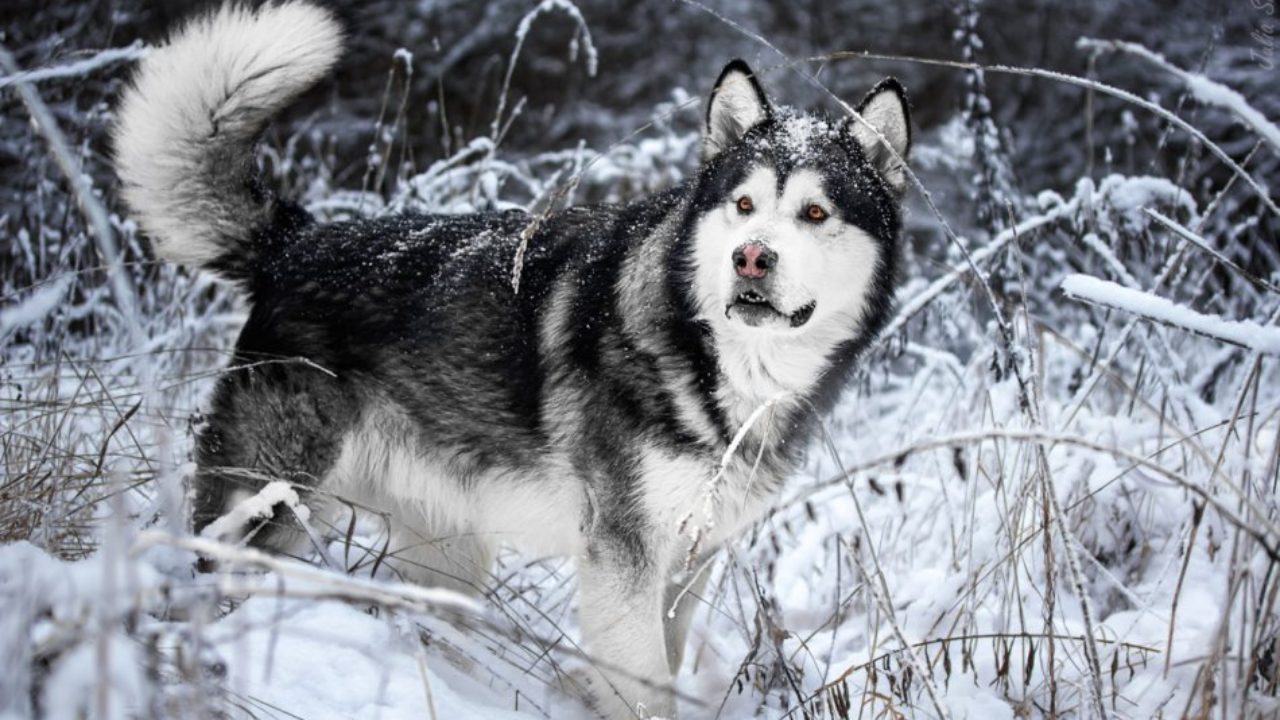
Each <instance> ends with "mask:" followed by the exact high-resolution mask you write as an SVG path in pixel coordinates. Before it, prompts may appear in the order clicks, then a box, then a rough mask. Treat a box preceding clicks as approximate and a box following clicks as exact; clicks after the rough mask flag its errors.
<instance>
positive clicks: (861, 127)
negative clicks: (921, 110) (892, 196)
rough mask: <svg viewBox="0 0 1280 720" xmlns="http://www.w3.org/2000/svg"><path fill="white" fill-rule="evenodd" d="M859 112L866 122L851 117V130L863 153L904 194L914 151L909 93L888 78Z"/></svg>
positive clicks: (873, 89) (879, 84)
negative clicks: (906, 165) (907, 165)
mask: <svg viewBox="0 0 1280 720" xmlns="http://www.w3.org/2000/svg"><path fill="white" fill-rule="evenodd" d="M857 111H858V115H860V116H861V117H862V119H861V120H859V119H858V118H850V119H849V131H850V132H852V133H853V136H854V138H856V139H857V140H858V143H859V144H860V145H862V151H863V152H864V153H865V154H866V156H867V158H868V159H869V160H870V161H871V164H872V165H874V166H875V167H876V169H878V170H879V171H880V174H881V175H883V176H884V179H885V180H887V181H888V182H889V185H890V186H892V187H893V189H894V190H895V191H897V192H899V193H901V192H902V191H903V190H905V189H906V187H907V175H906V172H905V171H904V169H903V165H902V163H904V162H906V159H907V153H908V152H909V151H910V150H911V113H910V111H909V110H908V108H907V91H906V90H904V89H903V88H902V83H900V82H898V81H897V79H895V78H891V77H887V78H885V79H883V80H881V81H880V82H878V83H876V86H875V87H873V88H871V92H869V93H867V95H866V97H864V98H862V102H860V103H858V107H857ZM873 128H874V130H873ZM881 138H883V139H881ZM886 143H888V147H887V148H886V147H885V144H886ZM890 150H892V152H890ZM895 155H896V157H895Z"/></svg>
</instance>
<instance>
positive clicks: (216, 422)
mask: <svg viewBox="0 0 1280 720" xmlns="http://www.w3.org/2000/svg"><path fill="white" fill-rule="evenodd" d="M355 413H356V406H355V403H354V402H353V400H352V397H351V393H350V391H349V389H348V388H347V387H345V386H344V384H343V383H341V382H340V381H339V380H337V379H335V378H334V377H332V376H331V375H329V374H327V373H325V372H324V371H321V370H319V369H316V368H313V367H309V366H305V365H297V364H290V363H279V364H263V365H257V366H254V367H248V368H243V369H233V370H231V371H229V372H228V373H227V374H226V375H224V376H223V377H222V379H221V380H220V382H219V383H218V387H217V389H216V390H215V392H214V396H213V401H212V408H211V411H210V414H209V419H208V425H207V426H206V427H205V428H204V430H203V431H202V432H201V433H200V438H199V442H198V445H197V450H196V461H197V465H198V469H197V472H196V477H195V493H194V498H193V506H192V526H193V529H194V530H195V532H197V533H200V532H202V531H204V530H205V528H206V527H208V526H209V524H210V523H212V522H213V521H214V520H216V519H218V518H219V517H222V516H223V515H225V514H226V513H227V512H228V511H230V510H231V509H232V508H233V507H235V505H236V504H237V503H238V502H239V501H240V500H241V499H243V498H246V497H251V496H253V495H256V494H257V493H258V492H259V491H260V490H261V489H262V488H263V487H264V486H266V485H267V484H268V483H270V482H273V481H285V482H287V483H289V484H290V485H291V486H292V487H293V488H294V489H295V490H297V491H298V493H299V495H300V496H303V497H304V498H305V497H307V496H308V495H309V493H308V491H310V490H313V489H315V488H316V487H317V485H318V484H319V481H320V479H321V478H323V477H325V475H326V474H327V473H328V472H329V470H330V468H331V467H332V466H333V464H334V462H335V461H336V459H337V455H338V452H339V444H340V441H341V437H342V435H343V434H344V433H345V431H346V429H347V428H348V427H349V426H350V425H351V423H352V422H353V421H354V419H355ZM304 502H305V500H304ZM229 530H231V531H232V532H233V534H234V535H237V536H248V538H249V541H250V542H251V543H252V544H254V545H257V546H260V547H269V548H272V549H276V550H287V549H290V548H291V547H293V546H294V545H295V543H297V542H298V540H299V539H300V538H301V537H302V535H301V533H299V530H300V527H299V525H298V522H297V519H296V517H295V513H294V511H293V510H291V509H289V508H287V507H285V506H283V505H281V504H277V505H276V506H275V507H274V509H273V512H272V514H271V516H270V517H265V518H255V519H253V520H252V521H251V522H250V523H249V524H248V526H247V527H243V528H230V529H229Z"/></svg>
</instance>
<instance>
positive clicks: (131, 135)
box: [114, 0, 342, 274]
mask: <svg viewBox="0 0 1280 720" xmlns="http://www.w3.org/2000/svg"><path fill="white" fill-rule="evenodd" d="M341 50H342V28H341V26H340V25H339V24H338V21H337V20H336V19H335V18H334V17H333V15H332V13H330V12H329V11H328V10H326V9H323V8H320V7H316V6H315V5H311V4H308V3H305V2H296V1H288V0H286V1H285V2H282V3H279V4H269V5H265V6H263V7H261V8H259V9H257V10H251V9H248V8H245V7H241V6H238V5H235V4H227V5H224V6H223V7H222V8H221V9H220V10H218V11H216V12H214V13H212V14H209V15H206V16H204V17H201V18H199V19H196V20H194V21H192V22H191V23H190V24H188V25H187V26H186V27H184V28H182V29H181V30H180V31H179V32H177V33H176V34H175V35H174V36H173V37H172V38H171V39H170V40H169V42H168V43H167V44H165V45H163V46H161V47H157V48H155V49H154V50H152V52H151V53H149V54H148V55H147V57H146V58H145V59H144V60H143V61H142V63H141V66H140V67H139V69H138V72H137V75H136V76H135V77H134V80H133V84H132V86H131V87H129V89H128V90H126V91H125V94H124V98H123V100H122V102H121V104H120V108H119V120H118V123H117V125H116V128H115V138H114V139H115V156H116V167H117V171H118V172H119V174H120V178H121V180H123V182H124V187H123V192H124V200H125V202H126V203H127V204H128V205H129V207H130V208H131V209H132V211H133V216H134V218H135V219H136V220H137V221H138V224H139V225H140V226H141V228H142V230H143V231H144V232H146V234H147V235H148V236H150V238H151V241H152V245H153V247H154V249H155V252H156V254H157V255H158V256H159V257H161V258H164V259H166V260H169V261H171V262H176V263H183V264H187V265H192V266H209V265H212V266H214V267H217V268H221V269H223V270H232V271H233V273H232V274H236V273H234V270H235V269H237V268H239V267H242V266H243V263H244V262H245V261H246V260H247V259H248V257H249V256H251V255H253V252H252V250H253V248H252V247H251V246H250V245H249V243H250V241H251V239H252V237H253V234H254V232H255V231H257V230H260V229H263V228H266V227H267V226H269V225H270V224H271V223H272V222H273V221H275V220H276V218H275V215H276V212H277V203H276V201H275V199H274V195H273V194H272V193H270V192H268V191H266V190H265V189H264V188H263V187H262V184H261V182H260V180H259V177H258V171H257V164H256V162H255V158H254V146H255V145H256V143H257V141H258V139H259V136H260V135H261V133H262V130H263V128H264V127H265V126H266V124H267V122H268V121H270V119H271V118H272V116H274V115H275V114H276V113H277V112H279V111H280V110H282V109H283V108H284V107H285V106H287V105H288V104H289V103H290V102H292V101H293V100H294V99H295V98H296V97H297V96H298V95H299V94H301V93H302V92H303V91H304V90H306V89H307V88H308V87H310V86H311V85H312V84H314V83H315V82H316V81H317V80H319V79H320V78H321V77H323V76H324V75H325V74H326V73H327V72H328V71H329V69H330V68H331V67H333V65H334V63H335V62H336V61H337V59H338V55H339V54H340V52H341Z"/></svg>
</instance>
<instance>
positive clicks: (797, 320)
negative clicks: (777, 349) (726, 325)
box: [724, 290, 818, 328]
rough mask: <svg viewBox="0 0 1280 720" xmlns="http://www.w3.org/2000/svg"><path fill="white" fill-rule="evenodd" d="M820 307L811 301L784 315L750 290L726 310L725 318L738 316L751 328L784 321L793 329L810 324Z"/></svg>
mask: <svg viewBox="0 0 1280 720" xmlns="http://www.w3.org/2000/svg"><path fill="white" fill-rule="evenodd" d="M817 306H818V302H817V301H816V300H811V301H809V302H807V303H805V304H804V305H802V306H800V308H799V309H798V310H796V311H795V312H791V313H784V312H782V311H781V310H779V309H778V308H777V307H775V306H774V304H773V303H771V302H769V299H768V298H766V297H765V296H763V295H761V294H760V293H758V292H756V291H755V290H748V291H746V292H744V293H740V294H739V295H738V297H736V298H734V299H733V302H732V303H730V304H729V306H728V307H727V308H725V311H724V314H725V317H732V316H737V317H738V318H739V319H740V320H742V322H744V323H746V324H747V325H750V326H751V327H758V326H760V325H764V324H766V323H769V322H776V321H784V322H786V323H787V324H788V325H790V326H791V327H793V328H798V327H800V326H801V325H804V324H805V323H807V322H809V318H811V317H813V310H814V308H816V307H817Z"/></svg>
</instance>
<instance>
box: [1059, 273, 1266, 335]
mask: <svg viewBox="0 0 1280 720" xmlns="http://www.w3.org/2000/svg"><path fill="white" fill-rule="evenodd" d="M1062 290H1063V292H1065V293H1066V294H1067V295H1068V296H1069V297H1072V298H1075V299H1076V300H1083V301H1084V302H1088V303H1092V304H1094V305H1102V306H1103V307H1109V308H1111V309H1113V310H1123V311H1124V312H1127V313H1132V314H1134V315H1140V316H1142V317H1144V318H1147V319H1148V320H1154V321H1156V322H1161V323H1164V324H1165V325H1171V326H1173V327H1177V328H1181V329H1183V330H1187V331H1189V332H1193V333H1195V334H1197V335H1203V336H1205V337H1208V338H1213V339H1214V340H1218V341H1221V342H1225V343H1229V344H1231V345H1237V346H1239V347H1242V348H1248V349H1250V350H1253V351H1254V352H1258V353H1263V354H1265V355H1280V328H1275V327H1267V326H1264V325H1261V324H1259V323H1257V322H1254V321H1252V320H1226V319H1224V318H1221V317H1219V316H1217V315H1206V314H1203V313H1199V312H1196V311H1195V310H1192V309H1191V308H1189V307H1186V306H1185V305H1179V304H1177V303H1175V302H1173V301H1171V300H1169V299H1167V298H1162V297H1160V296H1158V295H1153V294H1151V293H1148V292H1143V291H1141V290H1134V289H1132V288H1127V287H1124V286H1122V285H1118V284H1116V283H1113V282H1110V281H1108V280H1102V279H1100V278H1095V277H1091V276H1089V275H1080V274H1072V275H1068V276H1067V277H1066V279H1064V280H1063V281H1062Z"/></svg>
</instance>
